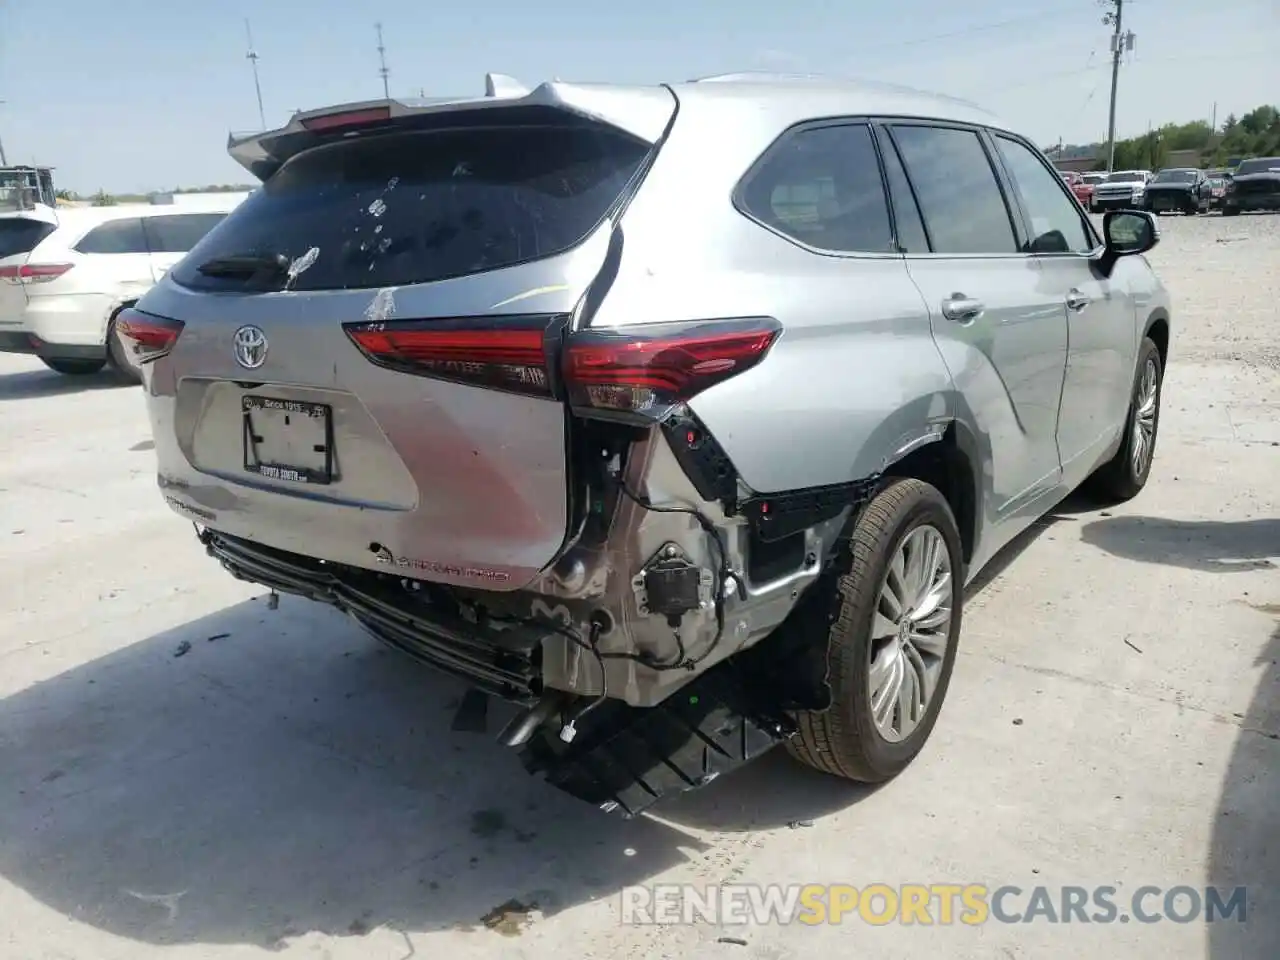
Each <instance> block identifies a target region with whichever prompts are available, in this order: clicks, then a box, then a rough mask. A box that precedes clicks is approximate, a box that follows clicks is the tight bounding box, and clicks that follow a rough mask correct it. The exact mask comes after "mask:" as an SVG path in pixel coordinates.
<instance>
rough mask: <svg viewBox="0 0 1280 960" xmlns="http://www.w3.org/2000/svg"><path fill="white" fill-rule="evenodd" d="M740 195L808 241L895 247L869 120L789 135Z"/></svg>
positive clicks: (884, 249)
mask: <svg viewBox="0 0 1280 960" xmlns="http://www.w3.org/2000/svg"><path fill="white" fill-rule="evenodd" d="M739 197H740V201H739V202H740V203H741V205H742V207H743V209H744V210H745V211H746V212H747V213H749V214H750V215H751V216H753V217H754V218H755V219H757V220H759V221H760V222H761V223H763V224H764V225H765V226H767V227H769V228H771V229H773V230H776V231H777V232H778V233H781V234H782V235H783V236H786V237H791V238H792V239H794V240H798V241H800V242H801V243H804V244H806V245H808V246H811V247H817V248H819V249H821V250H832V251H838V252H841V253H891V252H894V246H893V233H892V231H891V230H890V228H889V207H888V203H887V201H886V200H885V195H884V183H883V181H882V180H881V179H880V163H879V161H878V160H877V159H876V152H875V147H874V145H873V144H872V140H871V130H870V128H869V127H868V126H867V125H866V124H846V125H840V126H829V127H812V128H809V129H805V130H799V131H797V132H795V133H792V134H789V135H787V136H785V137H784V138H783V139H782V140H780V141H778V143H777V144H775V145H774V146H773V147H771V148H770V149H769V151H768V152H767V153H765V155H764V157H763V158H762V160H761V161H760V163H759V164H758V165H757V166H756V168H755V169H754V170H753V171H752V172H751V173H750V174H748V176H747V179H746V180H745V181H744V182H743V184H742V188H741V192H740V194H739Z"/></svg>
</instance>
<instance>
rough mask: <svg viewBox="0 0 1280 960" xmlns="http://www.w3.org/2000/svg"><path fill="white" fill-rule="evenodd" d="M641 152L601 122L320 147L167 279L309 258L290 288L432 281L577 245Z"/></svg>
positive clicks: (214, 283)
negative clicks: (258, 260) (205, 268)
mask: <svg viewBox="0 0 1280 960" xmlns="http://www.w3.org/2000/svg"><path fill="white" fill-rule="evenodd" d="M649 149H650V147H649V145H648V144H646V143H644V142H642V141H640V140H637V139H634V138H632V137H630V136H627V135H625V134H623V133H620V132H615V131H613V130H612V129H610V128H606V127H603V126H601V125H599V124H590V125H588V124H572V123H558V124H550V125H549V124H546V123H543V124H540V125H527V126H514V125H513V126H507V127H501V126H497V127H495V126H490V127H483V128H470V129H456V128H455V129H451V130H435V131H430V130H425V131H424V130H410V131H399V132H395V133H388V134H382V135H380V136H375V137H368V138H363V139H358V140H356V139H353V140H347V141H343V142H339V143H336V144H332V145H327V146H321V147H317V148H315V149H312V150H310V151H308V152H306V153H303V154H300V155H299V156H297V157H295V158H293V159H292V160H290V161H289V162H288V163H286V164H285V165H284V166H283V167H282V168H281V169H280V170H279V172H278V173H276V174H275V175H274V176H273V177H271V178H270V179H269V180H268V181H267V182H266V183H265V184H264V185H263V187H262V188H261V189H259V190H258V191H257V192H255V193H254V194H253V195H252V196H250V197H248V198H247V199H246V200H245V201H244V202H243V203H241V204H240V205H239V206H238V207H237V208H236V209H235V211H233V212H232V213H231V214H230V215H229V216H228V217H227V219H226V221H225V222H224V223H223V224H222V225H221V226H220V227H219V228H218V229H217V230H215V231H213V232H212V233H210V234H209V235H208V236H206V237H205V239H204V240H202V241H201V242H200V243H199V244H197V246H196V248H195V249H194V250H192V252H191V255H190V256H188V257H187V258H186V259H185V260H184V261H183V263H182V264H180V266H179V267H178V268H176V269H175V270H174V271H173V272H172V273H171V274H170V276H172V277H173V279H174V280H176V281H177V282H178V283H180V284H183V285H185V286H188V287H196V288H199V289H228V288H235V287H237V286H239V285H241V284H242V283H243V281H238V280H237V279H236V278H234V277H231V278H228V277H217V278H215V277H208V276H205V275H204V274H202V273H200V272H199V269H198V267H199V266H200V265H201V264H203V263H208V262H209V261H211V260H213V259H217V258H222V257H229V256H244V255H252V254H259V255H276V254H283V255H285V256H286V257H288V258H290V259H291V260H292V259H297V258H300V257H302V256H303V255H305V254H309V252H310V251H311V250H312V249H315V250H316V251H317V252H316V254H315V255H314V261H313V262H312V264H311V266H310V267H308V268H307V269H306V270H304V271H302V272H300V273H299V274H298V276H297V277H296V279H295V280H294V282H293V283H292V289H294V290H341V289H354V288H361V287H382V286H396V285H402V284H412V283H427V282H431V281H435V280H444V279H446V278H449V277H457V276H463V275H466V274H472V273H479V272H481V271H485V270H493V269H497V268H499V267H509V266H513V265H515V264H518V263H524V262H526V261H530V260H538V259H540V258H543V257H549V256H552V255H554V254H557V253H562V252H563V251H565V250H568V249H569V248H571V247H573V246H575V245H577V244H578V243H580V242H581V241H582V240H583V239H584V238H585V237H586V236H587V235H588V234H589V233H590V232H591V231H592V230H593V229H594V228H595V227H596V226H597V225H598V224H599V223H600V222H601V221H602V220H603V219H604V217H605V215H606V214H607V213H608V212H609V210H610V208H611V207H612V206H613V205H614V203H615V202H616V201H617V200H618V198H619V197H620V196H621V194H622V191H623V189H624V188H625V187H626V186H627V184H628V182H629V181H630V180H631V178H632V177H633V176H634V175H635V174H636V172H637V171H638V170H639V168H640V166H641V164H642V163H643V161H644V159H645V157H646V156H647V154H648V152H649Z"/></svg>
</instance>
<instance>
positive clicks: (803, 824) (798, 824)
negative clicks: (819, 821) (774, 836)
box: [787, 820, 813, 830]
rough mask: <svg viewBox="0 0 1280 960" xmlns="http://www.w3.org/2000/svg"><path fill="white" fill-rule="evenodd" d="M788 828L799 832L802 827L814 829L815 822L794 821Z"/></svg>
mask: <svg viewBox="0 0 1280 960" xmlns="http://www.w3.org/2000/svg"><path fill="white" fill-rule="evenodd" d="M787 826H788V827H790V828H791V829H792V830H799V829H800V828H801V827H812V826H813V821H812V820H792V821H791V822H790V823H788V824H787Z"/></svg>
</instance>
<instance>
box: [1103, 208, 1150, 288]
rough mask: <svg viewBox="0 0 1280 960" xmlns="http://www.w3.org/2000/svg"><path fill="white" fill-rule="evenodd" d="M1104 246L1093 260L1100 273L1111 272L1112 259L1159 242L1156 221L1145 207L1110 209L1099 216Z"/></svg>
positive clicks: (1142, 250) (1109, 273) (1126, 255)
mask: <svg viewBox="0 0 1280 960" xmlns="http://www.w3.org/2000/svg"><path fill="white" fill-rule="evenodd" d="M1102 237H1103V240H1104V241H1105V246H1104V247H1103V250H1102V255H1101V256H1099V257H1098V259H1097V264H1098V267H1099V269H1101V271H1102V274H1103V276H1108V277H1109V276H1111V271H1112V270H1113V269H1115V265H1116V261H1117V260H1119V259H1120V258H1121V257H1132V256H1136V255H1137V254H1140V253H1146V252H1147V251H1148V250H1150V249H1151V248H1152V247H1154V246H1155V245H1156V244H1157V243H1159V242H1160V221H1159V220H1157V219H1156V216H1155V214H1152V213H1147V212H1146V211H1145V210H1111V211H1108V212H1107V213H1105V214H1103V217H1102Z"/></svg>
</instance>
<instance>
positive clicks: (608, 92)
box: [227, 73, 676, 180]
mask: <svg viewBox="0 0 1280 960" xmlns="http://www.w3.org/2000/svg"><path fill="white" fill-rule="evenodd" d="M515 106H526V107H548V108H552V109H558V110H564V111H565V112H566V113H571V114H574V115H577V116H580V117H585V118H587V119H590V120H596V121H599V122H601V123H606V124H608V125H610V126H613V127H616V128H618V129H619V130H622V131H624V132H626V133H629V134H631V135H632V136H635V137H638V138H640V139H642V140H645V141H647V142H649V143H656V142H657V141H658V140H659V139H661V137H662V135H663V133H664V132H665V131H666V128H667V125H668V123H670V120H671V115H672V113H673V112H674V111H675V107H676V99H675V94H674V93H673V92H672V91H671V89H670V88H669V87H666V86H653V87H621V86H610V85H604V84H571V83H562V82H560V81H559V80H556V81H552V82H549V83H542V84H539V85H538V86H537V87H533V88H530V87H527V86H525V85H524V84H522V83H521V82H520V81H519V80H516V79H515V78H514V77H509V76H507V75H506V74H502V73H489V74H486V75H485V78H484V96H482V97H435V98H430V97H428V98H403V99H398V98H395V97H391V98H385V99H380V100H361V101H358V102H355V103H343V104H335V105H333V106H329V107H321V108H319V109H316V110H305V111H300V112H298V113H295V114H294V115H293V116H292V117H290V118H289V122H288V123H286V124H285V125H284V126H283V127H279V128H277V129H275V130H264V131H261V132H258V133H249V134H235V133H232V134H230V135H229V136H228V137H227V152H228V153H229V154H230V155H231V158H232V159H233V160H235V161H236V162H237V163H239V164H240V165H241V166H242V167H244V168H245V169H246V170H248V171H249V172H250V173H251V174H253V175H254V176H255V177H257V178H258V179H259V180H266V179H267V178H268V177H270V176H271V175H272V174H273V173H275V172H276V170H278V169H279V168H280V167H281V166H282V165H283V164H284V163H285V162H286V161H287V160H289V159H290V158H291V157H293V156H296V155H297V154H299V153H301V152H302V151H303V150H306V149H307V148H308V147H311V146H314V145H315V144H316V143H317V142H318V139H319V137H321V136H322V135H324V134H332V133H335V132H337V131H338V130H346V131H353V130H356V129H358V128H361V127H366V128H367V127H383V126H386V125H387V124H388V123H394V122H395V121H397V120H401V119H404V118H407V117H418V116H430V115H434V114H447V113H452V112H461V111H467V112H470V111H475V110H492V109H509V108H511V107H515Z"/></svg>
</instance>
